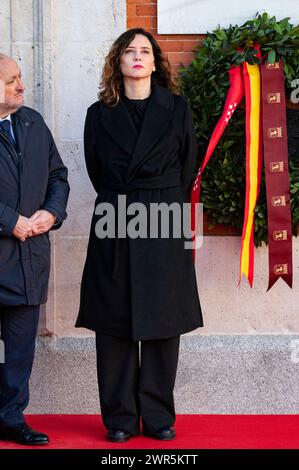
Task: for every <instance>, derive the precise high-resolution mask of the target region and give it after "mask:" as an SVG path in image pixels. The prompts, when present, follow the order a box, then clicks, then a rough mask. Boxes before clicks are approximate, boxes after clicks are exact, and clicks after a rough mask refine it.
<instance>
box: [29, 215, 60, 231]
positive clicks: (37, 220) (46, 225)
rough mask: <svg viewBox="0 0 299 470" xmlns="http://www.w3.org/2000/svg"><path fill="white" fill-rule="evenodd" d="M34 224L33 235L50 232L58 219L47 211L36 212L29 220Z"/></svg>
mask: <svg viewBox="0 0 299 470" xmlns="http://www.w3.org/2000/svg"><path fill="white" fill-rule="evenodd" d="M29 221H30V222H31V224H32V235H40V234H41V233H45V232H48V231H49V230H50V228H51V227H52V226H53V225H54V224H55V222H56V217H55V215H53V214H51V212H48V211H45V210H39V211H36V212H35V213H34V214H33V215H32V216H31V217H30V219H29Z"/></svg>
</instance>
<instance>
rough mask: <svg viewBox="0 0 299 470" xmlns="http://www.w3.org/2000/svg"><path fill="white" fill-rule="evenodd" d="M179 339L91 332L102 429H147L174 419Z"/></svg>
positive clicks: (160, 425) (135, 431)
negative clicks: (145, 338)
mask: <svg viewBox="0 0 299 470" xmlns="http://www.w3.org/2000/svg"><path fill="white" fill-rule="evenodd" d="M179 344H180V337H179V336H177V337H174V338H167V339H156V340H149V341H141V347H140V357H139V342H138V341H132V340H131V339H129V338H120V337H115V336H108V335H102V334H100V333H96V349H97V371H98V383H99V395H100V405H101V413H102V419H103V423H104V425H105V427H106V428H107V429H124V430H126V431H128V432H129V433H130V434H132V435H137V434H139V433H140V418H141V421H142V428H143V431H145V432H147V433H152V432H155V431H157V430H158V429H160V428H162V427H165V426H172V425H173V424H174V422H175V406H174V397H173V390H174V384H175V378H176V372H177V364H178V356H179Z"/></svg>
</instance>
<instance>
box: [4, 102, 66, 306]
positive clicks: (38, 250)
mask: <svg viewBox="0 0 299 470" xmlns="http://www.w3.org/2000/svg"><path fill="white" fill-rule="evenodd" d="M12 123H13V130H14V135H15V138H16V141H17V149H14V147H13V146H11V145H9V142H8V141H7V139H5V136H3V135H2V134H1V135H0V304H3V305H22V304H24V305H38V304H41V303H44V302H46V300H47V292H48V279H49V271H50V241H49V233H44V234H41V235H36V236H33V237H30V238H28V239H27V240H26V241H24V242H21V241H20V240H19V239H17V238H16V237H14V236H13V235H12V231H13V229H14V227H15V225H16V222H17V220H18V216H19V214H21V215H23V216H26V217H31V215H32V214H33V213H34V212H36V211H37V210H39V209H45V210H48V211H49V212H52V213H53V214H54V215H55V216H56V217H57V219H58V222H57V223H56V224H55V225H54V226H53V227H52V229H57V228H59V227H60V226H61V224H62V221H63V220H64V219H65V218H66V204H67V199H68V194H69V185H68V182H67V168H66V167H65V166H64V164H63V162H62V160H61V158H60V155H59V153H58V151H57V148H56V146H55V143H54V140H53V137H52V135H51V132H50V130H49V129H48V127H47V126H46V124H45V122H44V120H43V118H42V117H41V115H40V114H39V113H38V112H36V111H34V110H33V109H30V108H27V107H25V106H23V107H22V108H20V109H19V110H18V111H17V112H16V113H14V114H12Z"/></svg>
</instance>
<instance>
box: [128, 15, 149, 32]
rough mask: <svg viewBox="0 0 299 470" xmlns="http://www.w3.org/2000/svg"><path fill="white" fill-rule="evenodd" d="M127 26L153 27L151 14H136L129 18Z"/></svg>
mask: <svg viewBox="0 0 299 470" xmlns="http://www.w3.org/2000/svg"><path fill="white" fill-rule="evenodd" d="M127 27H128V29H130V28H144V29H147V30H148V29H150V28H151V18H150V16H136V17H134V16H133V17H132V18H128V19H127Z"/></svg>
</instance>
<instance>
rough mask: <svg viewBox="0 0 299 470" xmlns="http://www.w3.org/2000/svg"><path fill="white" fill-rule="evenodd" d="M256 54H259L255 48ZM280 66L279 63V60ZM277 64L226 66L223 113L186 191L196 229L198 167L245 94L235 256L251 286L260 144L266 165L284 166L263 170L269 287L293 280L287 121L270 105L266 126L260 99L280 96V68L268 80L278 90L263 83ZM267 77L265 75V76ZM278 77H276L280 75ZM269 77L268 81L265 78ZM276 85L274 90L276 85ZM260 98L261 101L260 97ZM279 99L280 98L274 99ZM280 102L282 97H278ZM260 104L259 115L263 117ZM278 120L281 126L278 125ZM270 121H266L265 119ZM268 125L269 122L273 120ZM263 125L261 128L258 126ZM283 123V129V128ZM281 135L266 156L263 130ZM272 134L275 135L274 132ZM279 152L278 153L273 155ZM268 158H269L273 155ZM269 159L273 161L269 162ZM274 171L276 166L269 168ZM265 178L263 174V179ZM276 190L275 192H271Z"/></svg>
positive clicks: (198, 197) (211, 150)
mask: <svg viewBox="0 0 299 470" xmlns="http://www.w3.org/2000/svg"><path fill="white" fill-rule="evenodd" d="M256 49H257V50H258V54H257V57H259V58H260V59H262V58H261V55H260V52H259V48H258V47H256ZM281 67H282V64H281ZM277 68H279V64H277V66H272V67H270V66H269V67H265V65H264V62H262V65H261V66H259V65H257V64H255V65H251V64H249V63H247V62H244V63H243V64H242V65H240V66H233V67H231V69H230V70H229V79H230V88H229V90H228V94H227V97H226V100H225V104H224V108H223V112H222V115H221V117H220V119H219V121H218V122H217V124H216V127H215V129H214V131H213V133H212V136H211V139H210V142H209V145H208V148H207V151H206V154H205V157H204V159H203V163H202V165H201V168H200V170H199V172H198V174H197V176H196V178H195V181H194V184H193V187H192V192H191V229H192V230H193V233H195V229H196V222H197V221H196V213H195V207H196V206H195V204H196V203H197V202H199V200H200V183H201V177H202V173H203V170H204V169H205V167H206V165H207V164H208V161H209V160H210V158H211V156H212V154H213V152H214V150H215V147H216V145H217V144H218V142H219V140H220V138H221V136H222V134H223V132H224V130H225V128H226V126H227V125H228V123H229V121H230V119H231V117H232V115H233V112H234V111H235V109H236V108H237V106H238V105H239V103H240V101H241V100H242V98H243V96H244V95H245V101H246V195H245V213H244V223H243V231H242V242H241V256H240V277H239V283H240V281H241V278H242V275H243V274H244V275H245V277H246V278H247V279H248V282H249V284H250V286H251V287H252V284H253V274H254V216H255V208H256V203H257V200H258V196H259V190H260V183H261V172H262V159H263V144H264V147H265V159H266V155H267V167H268V166H269V168H272V166H273V168H276V166H277V167H278V168H282V171H283V169H285V172H284V173H283V175H280V176H279V178H278V177H277V176H276V177H274V178H273V177H272V179H271V178H270V177H269V176H268V175H269V174H270V173H271V172H269V171H268V170H267V169H266V171H265V174H266V186H267V201H268V236H269V266H270V273H269V287H268V289H269V288H270V287H272V285H273V284H274V282H276V280H277V279H278V278H279V277H282V279H284V280H285V281H286V282H287V284H288V285H290V286H291V285H292V245H291V210H290V197H289V175H288V170H287V168H288V165H287V145H286V125H285V109H284V113H283V110H282V109H281V108H279V106H277V107H276V109H275V108H272V110H271V111H270V116H271V115H272V114H273V116H276V117H277V119H276V120H275V126H276V127H271V126H270V127H269V128H268V127H267V129H266V130H265V126H267V125H268V124H267V123H268V121H269V123H270V121H271V118H270V117H269V112H266V110H267V108H266V106H265V101H267V100H268V98H267V97H269V96H270V97H271V96H272V97H273V98H272V99H271V100H270V101H269V103H271V104H272V103H277V101H275V100H274V95H275V96H280V95H281V96H282V97H284V89H283V90H281V88H284V86H283V71H281V73H280V75H279V76H278V75H277V74H276V75H273V84H275V87H276V88H277V90H274V91H275V93H269V91H271V90H269V89H268V88H267V87H265V84H268V85H269V72H267V74H266V72H265V69H269V70H271V69H273V71H275V70H276V69H277ZM261 74H262V77H263V84H264V85H263V89H262V87H261ZM264 77H267V80H266V79H265V78H264ZM279 79H280V81H279ZM270 83H271V81H270ZM278 88H279V90H278ZM262 101H263V103H264V104H263V107H262V106H261V103H262ZM279 103H280V100H279ZM283 104H284V108H285V101H284V102H283ZM263 110H264V116H263V118H262V114H263ZM280 120H281V126H278V124H279V122H280ZM270 124H271V123H270ZM272 125H273V124H272ZM263 127H264V132H263ZM282 129H283V131H282ZM272 134H273V136H274V137H283V139H281V141H280V142H279V141H277V142H279V143H278V145H277V147H276V148H275V147H274V148H273V149H272V154H273V155H274V154H275V151H276V150H277V152H276V157H275V158H274V160H275V161H273V162H272V161H268V160H269V158H270V160H271V157H270V156H269V154H270V152H269V143H268V141H267V138H266V137H265V136H270V137H273V136H272ZM276 134H277V135H276ZM278 154H279V155H278ZM272 160H273V158H272ZM271 165H272V166H271ZM274 172H275V171H274ZM267 178H268V180H267ZM281 181H283V187H280V186H281V185H280V182H281ZM274 183H275V195H274V196H273V195H272V190H271V188H272V186H273V185H274ZM276 193H278V194H277V195H276ZM273 200H274V201H275V204H276V206H277V207H278V206H279V204H278V202H279V201H282V202H283V204H280V206H281V207H282V206H283V208H280V209H279V210H278V211H277V209H276V210H273V209H272V206H275V204H271V207H269V204H270V203H269V201H272V203H273ZM273 240H274V241H284V242H286V241H287V243H280V245H279V244H277V243H274V242H273ZM195 253H196V251H195V249H194V250H193V258H194V261H195Z"/></svg>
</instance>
